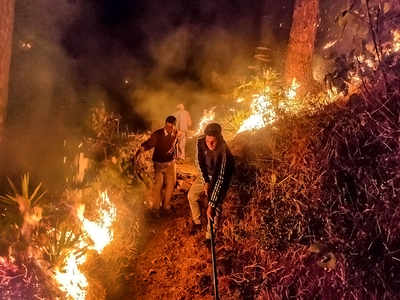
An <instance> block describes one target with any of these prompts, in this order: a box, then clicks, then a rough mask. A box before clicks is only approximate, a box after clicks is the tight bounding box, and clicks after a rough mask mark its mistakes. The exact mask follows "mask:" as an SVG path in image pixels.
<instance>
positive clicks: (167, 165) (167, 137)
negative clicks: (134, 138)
mask: <svg viewBox="0 0 400 300" xmlns="http://www.w3.org/2000/svg"><path fill="white" fill-rule="evenodd" d="M177 135H178V132H177V130H176V118H175V117H174V116H169V117H167V119H166V120H165V126H164V127H163V128H160V129H158V130H156V131H154V132H153V133H152V134H151V136H150V138H149V139H148V140H147V141H145V142H144V143H142V145H141V147H140V148H139V150H138V151H137V152H136V156H138V155H139V154H140V153H141V152H143V151H147V150H150V149H152V148H154V153H153V158H152V160H153V164H154V174H155V179H154V186H153V208H155V209H160V207H164V208H165V209H167V210H169V209H171V203H170V200H171V197H172V193H173V191H174V187H175V182H176V165H175V146H176V142H177ZM164 182H165V199H164V201H163V205H162V201H161V196H162V187H163V184H164Z"/></svg>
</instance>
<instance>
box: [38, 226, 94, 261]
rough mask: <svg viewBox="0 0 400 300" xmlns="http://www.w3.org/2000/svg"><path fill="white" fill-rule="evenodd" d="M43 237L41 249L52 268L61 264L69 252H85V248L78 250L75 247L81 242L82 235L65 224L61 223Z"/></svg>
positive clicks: (74, 228)
mask: <svg viewBox="0 0 400 300" xmlns="http://www.w3.org/2000/svg"><path fill="white" fill-rule="evenodd" d="M45 236H46V238H45V241H43V242H42V244H43V246H42V248H41V249H42V250H43V252H44V253H45V255H46V256H47V261H48V262H49V263H50V264H51V265H52V266H56V265H60V264H62V263H63V262H64V261H65V260H66V258H67V256H68V255H69V253H70V252H71V250H75V251H81V252H82V254H83V253H84V252H85V251H86V249H85V248H84V249H78V247H77V246H78V244H79V242H80V241H81V240H82V233H81V232H80V231H79V229H78V228H76V226H74V225H72V226H71V224H69V223H67V222H63V223H61V224H60V225H59V226H56V228H53V229H51V230H50V231H49V232H47V234H46V235H45Z"/></svg>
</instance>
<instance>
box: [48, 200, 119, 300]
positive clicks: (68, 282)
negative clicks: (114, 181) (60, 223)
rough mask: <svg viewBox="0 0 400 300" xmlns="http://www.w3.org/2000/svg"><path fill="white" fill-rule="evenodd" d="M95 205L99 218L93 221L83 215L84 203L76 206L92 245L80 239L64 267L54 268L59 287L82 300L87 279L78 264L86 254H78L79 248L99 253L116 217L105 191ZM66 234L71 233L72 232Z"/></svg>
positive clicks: (111, 237)
mask: <svg viewBox="0 0 400 300" xmlns="http://www.w3.org/2000/svg"><path fill="white" fill-rule="evenodd" d="M97 205H98V207H99V215H100V218H99V220H97V221H95V222H93V221H89V220H87V219H86V218H85V217H84V216H83V214H84V211H85V206H84V205H80V206H79V207H78V208H77V216H78V219H79V220H80V221H81V223H82V229H83V231H84V232H85V233H87V235H88V236H89V237H90V239H91V240H92V241H93V243H94V245H93V246H90V245H89V241H87V240H81V241H80V243H79V245H78V246H77V248H76V249H73V250H72V251H71V252H70V254H69V255H68V257H67V259H66V261H65V263H64V268H63V269H60V268H57V269H56V274H55V278H56V280H57V282H58V283H59V284H60V289H61V290H62V291H64V292H66V293H67V294H68V296H70V297H71V298H73V299H74V300H84V299H85V298H86V294H87V292H86V290H87V287H88V281H87V279H86V277H85V275H84V274H83V273H82V272H81V271H80V269H79V266H81V265H82V264H84V263H85V261H86V258H87V256H86V254H83V255H81V254H79V252H80V250H83V249H85V248H88V249H94V250H96V251H97V252H98V253H101V252H102V251H103V249H104V247H105V246H107V245H108V244H109V243H110V242H111V241H112V239H113V231H112V229H111V225H112V224H113V222H114V221H115V218H116V208H115V206H114V205H113V204H112V203H111V202H110V200H109V198H108V195H107V192H102V193H101V194H100V197H99V198H98V199H97ZM68 234H70V235H73V233H72V232H69V233H68Z"/></svg>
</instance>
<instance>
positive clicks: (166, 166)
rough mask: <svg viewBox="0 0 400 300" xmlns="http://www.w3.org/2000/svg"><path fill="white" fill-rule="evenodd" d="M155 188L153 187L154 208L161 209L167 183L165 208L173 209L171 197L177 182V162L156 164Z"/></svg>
mask: <svg viewBox="0 0 400 300" xmlns="http://www.w3.org/2000/svg"><path fill="white" fill-rule="evenodd" d="M154 175H155V178H154V186H153V208H155V209H159V208H160V206H161V204H162V203H161V199H162V194H163V193H162V188H163V186H164V183H165V199H164V204H163V207H164V208H165V209H170V208H171V203H170V200H171V197H172V193H173V191H174V187H175V182H176V165H175V161H174V160H173V161H170V162H165V163H159V162H154Z"/></svg>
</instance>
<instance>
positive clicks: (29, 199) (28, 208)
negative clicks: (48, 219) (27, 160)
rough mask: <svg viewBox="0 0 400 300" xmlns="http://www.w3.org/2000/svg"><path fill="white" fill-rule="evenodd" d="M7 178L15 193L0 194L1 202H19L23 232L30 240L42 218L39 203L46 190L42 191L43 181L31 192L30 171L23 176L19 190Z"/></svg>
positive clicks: (26, 238)
mask: <svg viewBox="0 0 400 300" xmlns="http://www.w3.org/2000/svg"><path fill="white" fill-rule="evenodd" d="M7 179H8V183H9V184H10V186H11V189H12V190H13V192H14V195H10V194H7V195H5V196H0V202H2V203H5V204H8V205H15V204H18V208H19V211H20V213H21V215H22V218H23V223H22V228H21V234H22V236H23V237H24V238H25V240H29V239H30V236H31V233H32V231H33V230H34V229H35V228H36V227H37V226H38V224H39V221H40V220H41V219H42V208H41V207H39V206H38V204H39V201H40V200H41V199H42V198H43V196H44V195H45V194H46V192H45V191H44V192H42V191H40V188H41V187H42V183H40V184H39V185H38V186H36V188H35V189H34V190H33V193H32V194H30V192H29V179H30V176H29V173H26V174H24V175H23V176H22V179H21V190H20V191H18V189H17V188H16V186H15V185H14V183H13V182H12V181H11V179H10V178H7Z"/></svg>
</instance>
